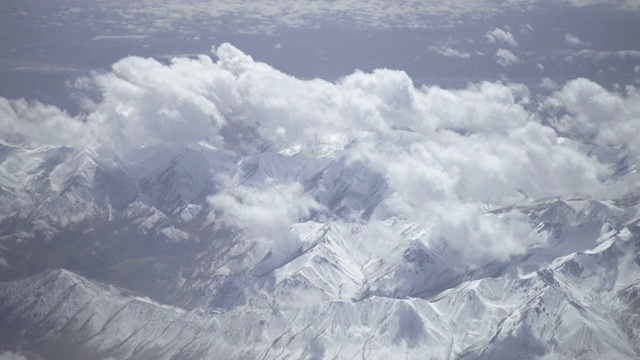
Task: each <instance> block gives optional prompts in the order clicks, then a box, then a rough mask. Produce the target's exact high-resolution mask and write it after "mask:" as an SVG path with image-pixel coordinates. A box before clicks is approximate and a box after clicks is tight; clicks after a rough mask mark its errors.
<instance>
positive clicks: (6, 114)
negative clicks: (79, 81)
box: [0, 97, 91, 146]
mask: <svg viewBox="0 0 640 360" xmlns="http://www.w3.org/2000/svg"><path fill="white" fill-rule="evenodd" d="M84 121H85V119H83V118H82V117H71V116H69V115H68V114H67V113H66V112H65V111H62V110H60V109H58V108H57V107H55V106H50V105H45V104H42V103H40V102H38V101H32V102H28V101H26V100H24V99H18V100H8V99H5V98H2V97H0V138H1V139H2V140H4V141H5V142H7V143H9V144H31V145H34V146H37V145H43V144H51V145H68V144H82V143H84V142H85V141H87V140H88V141H89V142H91V140H90V139H88V138H87V136H90V134H89V132H88V131H87V130H88V129H87V127H86V126H85V124H84Z"/></svg>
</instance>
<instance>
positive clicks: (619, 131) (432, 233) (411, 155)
mask: <svg viewBox="0 0 640 360" xmlns="http://www.w3.org/2000/svg"><path fill="white" fill-rule="evenodd" d="M505 51H506V50H505ZM214 55H215V57H216V58H217V59H216V60H215V61H214V60H213V59H212V58H210V57H209V56H205V55H202V56H198V57H194V58H175V59H172V60H171V61H170V62H169V63H161V62H158V61H156V60H154V59H144V58H139V57H129V58H125V59H123V60H121V61H119V62H117V63H116V64H114V65H113V67H112V70H111V71H110V72H108V73H102V74H96V75H94V76H93V77H92V78H91V79H85V80H83V81H80V82H78V90H79V91H85V92H86V95H87V96H86V97H85V98H84V104H85V109H86V111H87V112H86V114H84V115H81V116H78V117H70V116H69V115H67V114H66V113H64V112H62V111H60V110H59V109H57V108H55V107H51V106H47V105H43V104H41V103H37V102H32V103H29V102H27V101H24V100H6V99H0V121H1V122H2V126H1V127H0V137H1V138H2V139H3V141H4V142H6V143H10V144H22V145H26V146H36V145H42V144H50V145H64V144H71V145H83V144H85V145H95V144H101V145H102V146H109V147H114V148H116V149H118V150H119V151H120V152H121V153H123V154H126V152H127V149H130V148H137V147H139V146H141V145H151V144H155V143H166V142H171V143H177V144H188V143H192V142H199V141H207V142H209V143H210V144H211V145H213V146H216V147H218V148H228V149H233V150H234V151H236V152H238V153H241V154H251V153H255V152H262V151H265V149H266V151H271V152H281V153H284V154H289V155H290V154H294V153H297V152H299V151H302V152H304V153H305V154H306V155H307V156H315V157H329V158H334V159H338V158H343V159H346V161H347V162H357V163H359V164H363V165H364V166H365V167H366V168H367V169H369V170H370V171H372V172H374V173H377V174H381V176H382V178H384V179H385V181H387V182H388V184H389V187H390V194H391V195H390V196H389V197H387V198H386V199H384V200H383V202H382V203H381V204H380V205H379V206H378V207H377V208H376V210H375V211H374V213H373V214H372V216H371V218H370V220H369V221H370V223H371V224H377V225H376V226H386V225H384V224H387V223H388V222H389V221H396V222H397V221H400V222H403V223H407V224H408V223H417V224H420V225H421V226H424V227H425V228H427V229H429V230H428V235H427V237H426V239H427V241H428V242H429V243H430V244H431V246H433V247H434V248H440V247H449V248H451V249H453V250H454V251H457V252H459V253H461V254H463V256H465V257H468V258H469V261H472V262H474V261H475V262H478V261H487V260H491V259H496V258H499V259H504V258H507V257H509V256H511V255H513V254H517V253H521V252H523V251H525V249H526V248H527V247H528V246H530V244H531V243H534V242H536V241H539V240H540V239H538V238H537V237H536V235H535V232H534V231H533V230H532V229H531V228H530V226H529V224H528V222H527V220H526V218H524V217H523V216H522V214H518V213H515V212H514V213H509V212H506V213H503V214H499V215H498V214H493V215H491V214H487V210H490V209H493V208H495V207H499V206H504V205H509V204H511V203H513V202H516V201H520V200H522V199H523V198H526V197H530V198H542V197H551V196H561V195H567V194H575V193H583V194H591V195H598V194H602V192H603V191H605V190H606V189H605V188H604V187H603V185H602V180H603V179H605V178H607V177H609V176H610V174H611V172H612V169H611V168H610V167H609V166H608V164H603V163H601V162H599V161H598V159H596V158H595V157H593V156H590V155H589V154H588V153H587V152H586V151H583V150H581V149H582V148H581V147H580V146H577V145H576V144H577V143H576V141H587V142H591V143H594V144H598V145H601V146H613V147H615V146H620V145H623V146H626V147H628V148H631V149H634V151H637V149H636V145H635V143H636V141H635V140H636V139H637V138H638V135H640V127H638V125H637V124H639V123H640V121H639V114H640V96H639V95H638V92H637V90H636V89H635V88H628V89H626V91H625V92H624V93H616V92H611V91H608V90H606V89H604V88H602V87H601V86H599V85H597V84H595V83H593V82H591V81H589V80H586V79H578V80H574V81H570V82H568V83H566V84H565V85H564V86H562V87H561V88H560V89H559V90H557V91H555V92H554V93H552V94H551V95H550V96H548V97H547V98H545V99H544V100H543V101H542V102H541V103H542V105H541V106H540V107H539V108H538V105H537V103H536V104H534V103H533V102H532V100H531V94H530V91H529V89H528V88H527V87H525V86H524V85H519V84H512V83H501V82H497V83H491V82H483V83H479V84H470V85H468V86H467V87H466V88H463V89H456V90H451V89H443V88H440V87H429V86H426V87H422V88H416V87H415V86H414V85H413V82H412V80H411V78H409V76H407V74H406V73H404V72H402V71H394V70H388V69H379V70H376V71H374V72H372V73H364V72H355V73H353V74H351V75H349V76H347V77H345V78H343V79H341V80H339V81H337V82H333V83H332V82H328V81H324V80H319V79H313V80H300V79H297V78H294V77H292V76H289V75H287V74H284V73H282V72H279V71H277V70H275V69H273V68H272V67H271V66H269V65H267V64H264V63H260V62H257V61H254V60H253V59H252V58H251V57H250V56H249V55H246V54H244V53H242V52H241V51H239V50H238V49H236V48H235V47H233V46H232V45H229V44H223V45H220V46H219V47H217V48H215V49H214ZM538 110H543V111H542V112H538ZM542 114H545V115H542ZM547 114H551V115H547ZM221 184H222V185H221V189H222V191H221V192H220V193H218V194H216V195H214V196H212V197H211V198H210V204H211V205H212V206H213V208H214V210H215V211H216V214H217V218H216V221H218V223H219V224H225V226H231V227H233V228H235V229H236V230H239V231H241V232H243V233H244V234H245V235H246V236H248V237H253V238H257V237H265V238H270V239H281V241H280V240H279V241H277V242H274V243H273V244H279V245H273V246H274V247H276V248H283V249H284V248H286V249H292V248H295V247H296V246H297V245H296V241H297V240H296V239H295V237H292V236H291V234H290V233H289V227H290V225H291V224H293V223H296V222H298V221H301V220H303V219H305V218H306V217H307V216H308V215H309V214H310V212H312V211H316V210H322V206H321V205H319V204H318V203H317V202H316V200H314V199H313V198H312V197H311V196H310V195H309V194H307V193H305V192H304V189H303V188H302V187H301V186H300V184H297V183H278V182H275V181H271V180H269V181H266V182H265V183H263V184H261V186H260V187H259V188H254V187H248V186H246V185H243V184H241V183H238V182H237V181H233V180H230V179H226V180H224V179H223V181H222V183H221ZM623 190H624V189H623ZM372 226H373V225H372ZM281 256H286V251H285V252H283V253H282V254H281Z"/></svg>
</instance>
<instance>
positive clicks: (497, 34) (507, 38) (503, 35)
mask: <svg viewBox="0 0 640 360" xmlns="http://www.w3.org/2000/svg"><path fill="white" fill-rule="evenodd" d="M485 38H486V39H487V41H488V42H489V43H491V44H493V43H502V44H506V45H509V46H512V47H516V46H518V43H517V42H516V40H515V39H514V38H513V34H511V33H510V32H509V31H506V30H502V29H500V28H495V29H493V30H491V31H489V32H487V33H486V34H485Z"/></svg>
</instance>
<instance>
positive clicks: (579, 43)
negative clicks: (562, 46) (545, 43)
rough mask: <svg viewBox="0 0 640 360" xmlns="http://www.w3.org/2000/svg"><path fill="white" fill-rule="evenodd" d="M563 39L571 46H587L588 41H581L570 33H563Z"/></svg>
mask: <svg viewBox="0 0 640 360" xmlns="http://www.w3.org/2000/svg"><path fill="white" fill-rule="evenodd" d="M564 39H565V41H566V42H567V43H568V44H569V45H571V46H583V47H585V46H589V45H590V44H589V43H586V42H583V41H582V40H580V38H579V37H577V36H576V35H572V34H569V33H567V34H565V36H564Z"/></svg>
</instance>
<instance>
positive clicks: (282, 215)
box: [207, 178, 322, 261]
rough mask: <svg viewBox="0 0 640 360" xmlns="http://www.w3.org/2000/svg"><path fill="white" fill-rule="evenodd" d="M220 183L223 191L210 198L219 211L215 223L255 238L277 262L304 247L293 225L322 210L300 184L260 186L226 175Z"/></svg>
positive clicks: (214, 207) (269, 182) (212, 206)
mask: <svg viewBox="0 0 640 360" xmlns="http://www.w3.org/2000/svg"><path fill="white" fill-rule="evenodd" d="M221 182H222V187H221V188H222V191H220V192H219V193H217V194H215V195H212V196H209V197H208V198H207V201H208V203H209V205H210V206H211V208H212V209H213V210H214V211H215V214H216V219H215V224H216V226H217V227H218V228H227V229H232V230H234V231H236V232H239V233H241V234H242V236H243V237H246V238H249V239H252V240H254V241H255V243H256V244H257V245H258V246H259V247H260V248H261V249H262V250H263V251H269V252H270V253H271V256H273V260H274V261H279V260H283V259H285V258H286V257H287V256H289V255H291V254H292V253H294V252H295V251H297V250H298V249H300V247H301V243H300V241H299V239H297V238H296V237H295V236H294V235H293V233H292V232H291V231H290V227H291V225H292V224H295V223H298V222H300V221H302V220H305V219H307V218H308V217H309V216H310V214H311V212H312V211H317V210H321V209H322V207H321V206H320V205H319V204H318V203H317V202H316V201H315V200H314V199H313V197H311V196H310V195H309V194H307V193H305V192H304V189H303V187H302V185H300V184H299V183H295V182H293V183H276V182H274V181H272V180H268V181H267V182H266V183H265V184H262V187H260V188H258V187H252V186H247V185H241V184H237V183H235V182H233V181H232V180H231V179H227V178H222V179H221Z"/></svg>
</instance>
